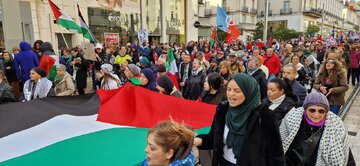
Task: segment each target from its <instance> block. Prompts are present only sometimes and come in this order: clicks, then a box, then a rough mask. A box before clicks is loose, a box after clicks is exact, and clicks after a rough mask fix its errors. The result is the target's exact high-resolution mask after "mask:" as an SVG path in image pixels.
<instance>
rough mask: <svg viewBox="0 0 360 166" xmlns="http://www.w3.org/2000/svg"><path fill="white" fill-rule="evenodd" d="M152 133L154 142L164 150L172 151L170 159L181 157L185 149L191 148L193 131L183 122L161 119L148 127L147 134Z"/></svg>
mask: <svg viewBox="0 0 360 166" xmlns="http://www.w3.org/2000/svg"><path fill="white" fill-rule="evenodd" d="M150 134H152V135H153V136H154V137H155V138H156V139H155V143H156V144H158V145H159V146H161V149H162V150H163V151H164V152H168V151H169V150H170V149H172V150H173V151H174V155H173V156H172V157H171V159H170V160H171V161H174V160H176V159H179V158H180V157H182V156H183V155H184V154H185V153H186V152H187V150H188V149H189V147H190V149H191V147H192V145H193V141H194V135H195V133H194V132H193V131H192V130H191V129H190V128H189V127H186V126H184V125H183V124H181V125H180V124H179V123H177V122H175V121H163V122H160V123H158V124H157V125H156V126H155V127H154V128H152V129H150V130H149V132H148V136H149V135H150Z"/></svg>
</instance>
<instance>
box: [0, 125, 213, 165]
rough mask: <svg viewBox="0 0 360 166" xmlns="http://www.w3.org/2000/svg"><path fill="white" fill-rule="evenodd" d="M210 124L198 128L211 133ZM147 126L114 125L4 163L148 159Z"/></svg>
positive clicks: (103, 162) (114, 162)
mask: <svg viewBox="0 0 360 166" xmlns="http://www.w3.org/2000/svg"><path fill="white" fill-rule="evenodd" d="M209 129H210V127H207V128H202V129H199V130H195V132H197V133H198V134H204V133H208V132H209ZM147 131H148V129H145V128H114V129H108V130H103V131H98V132H94V133H91V134H86V135H82V136H78V137H74V138H71V139H67V140H64V141H61V142H58V143H55V144H53V145H50V146H47V147H45V148H43V149H40V150H37V151H35V152H32V153H29V154H26V155H24V156H21V157H18V158H14V159H11V160H7V161H5V162H2V163H0V165H1V166H19V165H28V166H35V165H36V166H49V165H51V166H64V165H86V166H98V165H135V164H138V163H140V162H141V161H143V160H144V159H145V147H146V136H147Z"/></svg>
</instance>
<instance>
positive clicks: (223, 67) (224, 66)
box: [219, 61, 232, 86]
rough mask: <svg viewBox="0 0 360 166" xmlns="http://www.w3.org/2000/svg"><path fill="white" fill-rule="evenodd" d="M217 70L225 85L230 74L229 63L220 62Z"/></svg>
mask: <svg viewBox="0 0 360 166" xmlns="http://www.w3.org/2000/svg"><path fill="white" fill-rule="evenodd" d="M219 71H220V76H221V78H222V79H223V81H224V85H225V86H226V85H227V84H228V82H229V80H230V79H231V76H232V74H231V73H230V65H229V63H228V62H227V61H223V62H220V64H219Z"/></svg>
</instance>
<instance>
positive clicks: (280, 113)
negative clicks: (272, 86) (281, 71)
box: [263, 96, 298, 126]
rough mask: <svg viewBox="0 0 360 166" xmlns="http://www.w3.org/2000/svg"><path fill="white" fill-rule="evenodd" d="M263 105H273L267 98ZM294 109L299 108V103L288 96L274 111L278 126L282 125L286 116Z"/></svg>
mask: <svg viewBox="0 0 360 166" xmlns="http://www.w3.org/2000/svg"><path fill="white" fill-rule="evenodd" d="M263 103H264V104H266V105H267V106H268V107H269V106H270V105H271V102H270V100H269V99H268V98H266V99H265V100H264V102H263ZM294 107H295V108H297V107H298V101H295V100H294V99H292V98H291V97H288V96H286V97H285V99H284V100H283V102H282V103H281V104H280V105H279V106H278V107H276V108H275V109H274V112H275V118H276V120H277V123H278V126H280V125H281V122H282V119H284V117H285V115H286V114H287V113H288V112H289V111H290V110H291V109H292V108H294Z"/></svg>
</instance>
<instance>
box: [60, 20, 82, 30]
mask: <svg viewBox="0 0 360 166" xmlns="http://www.w3.org/2000/svg"><path fill="white" fill-rule="evenodd" d="M58 24H59V25H61V26H62V27H64V28H67V29H73V30H76V31H77V32H78V33H81V30H80V26H79V25H78V24H76V22H75V21H73V20H66V19H62V18H61V17H60V18H59V20H58Z"/></svg>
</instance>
